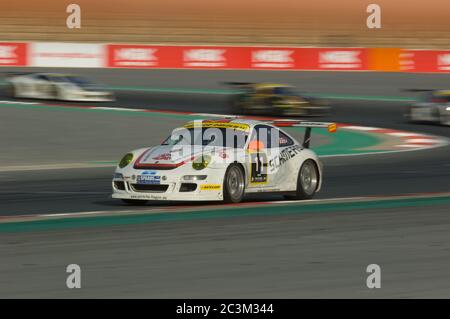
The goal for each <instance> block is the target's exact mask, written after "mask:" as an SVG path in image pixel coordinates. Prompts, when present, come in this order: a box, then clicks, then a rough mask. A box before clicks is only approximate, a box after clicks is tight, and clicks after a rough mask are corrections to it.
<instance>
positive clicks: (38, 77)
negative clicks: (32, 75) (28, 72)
mask: <svg viewBox="0 0 450 319" xmlns="http://www.w3.org/2000/svg"><path fill="white" fill-rule="evenodd" d="M36 79H38V80H41V81H46V82H49V81H50V79H49V78H48V76H46V75H42V74H41V75H37V76H36Z"/></svg>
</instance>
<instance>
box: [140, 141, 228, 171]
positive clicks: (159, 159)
mask: <svg viewBox="0 0 450 319" xmlns="http://www.w3.org/2000/svg"><path fill="white" fill-rule="evenodd" d="M226 149H227V148H224V147H217V146H200V145H194V146H191V145H160V146H156V147H152V148H148V149H146V150H145V151H144V152H143V153H142V154H141V156H139V157H138V158H137V159H136V162H135V164H134V168H136V169H146V168H154V169H157V168H161V169H164V168H166V169H172V168H176V167H178V166H181V165H183V164H185V163H187V162H190V161H192V160H193V159H194V158H195V157H197V156H199V155H201V154H204V155H206V154H208V155H211V154H213V153H216V152H223V151H225V150H226Z"/></svg>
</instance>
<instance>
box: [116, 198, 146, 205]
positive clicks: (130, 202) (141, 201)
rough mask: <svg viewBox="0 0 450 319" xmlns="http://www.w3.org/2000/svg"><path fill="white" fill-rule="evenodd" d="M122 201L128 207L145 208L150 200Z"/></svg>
mask: <svg viewBox="0 0 450 319" xmlns="http://www.w3.org/2000/svg"><path fill="white" fill-rule="evenodd" d="M122 201H123V202H124V203H126V204H128V205H133V206H143V205H145V204H147V202H148V200H142V199H122Z"/></svg>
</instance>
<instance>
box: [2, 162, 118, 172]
mask: <svg viewBox="0 0 450 319" xmlns="http://www.w3.org/2000/svg"><path fill="white" fill-rule="evenodd" d="M114 166H116V165H115V164H94V163H92V164H91V163H67V164H42V165H16V166H2V167H0V172H17V171H19V172H20V171H40V170H52V169H75V168H94V167H95V168H97V167H114Z"/></svg>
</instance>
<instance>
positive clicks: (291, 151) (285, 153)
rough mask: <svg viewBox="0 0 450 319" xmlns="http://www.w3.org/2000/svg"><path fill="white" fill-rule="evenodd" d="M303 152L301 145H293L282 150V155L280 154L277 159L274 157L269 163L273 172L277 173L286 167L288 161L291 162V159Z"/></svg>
mask: <svg viewBox="0 0 450 319" xmlns="http://www.w3.org/2000/svg"><path fill="white" fill-rule="evenodd" d="M301 150H302V147H301V146H300V145H292V146H289V147H287V148H285V149H284V150H282V151H281V152H280V154H278V155H277V156H276V157H274V158H273V159H271V160H270V161H269V166H270V169H271V171H275V170H276V169H278V168H279V167H280V166H282V165H284V164H285V163H286V162H287V161H289V160H290V159H291V158H294V157H295V156H297V155H298V154H299V153H300V151H301Z"/></svg>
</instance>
